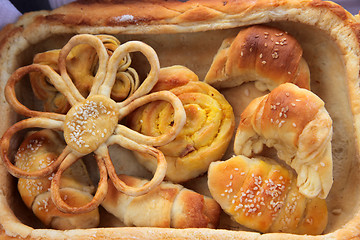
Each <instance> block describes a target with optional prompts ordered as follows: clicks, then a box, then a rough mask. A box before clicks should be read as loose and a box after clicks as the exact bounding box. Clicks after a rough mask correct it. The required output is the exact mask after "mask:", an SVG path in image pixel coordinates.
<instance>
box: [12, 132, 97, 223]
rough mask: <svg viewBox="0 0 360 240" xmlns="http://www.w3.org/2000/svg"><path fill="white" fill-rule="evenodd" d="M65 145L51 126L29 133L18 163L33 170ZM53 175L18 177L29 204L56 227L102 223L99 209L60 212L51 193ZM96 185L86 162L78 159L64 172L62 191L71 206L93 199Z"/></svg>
mask: <svg viewBox="0 0 360 240" xmlns="http://www.w3.org/2000/svg"><path fill="white" fill-rule="evenodd" d="M64 147H65V145H64V143H63V140H62V139H61V138H60V136H59V135H58V134H57V133H56V132H54V131H52V130H41V131H38V132H35V133H32V134H31V135H29V136H28V137H27V138H26V139H25V140H24V141H23V142H22V144H21V145H20V148H19V149H18V151H17V153H16V155H15V164H16V166H17V167H19V168H21V169H23V170H26V171H29V172H32V171H35V170H39V169H41V168H44V167H46V166H48V165H50V164H51V163H52V162H53V161H55V159H56V158H57V157H58V155H60V153H61V151H62V149H63V148H64ZM51 179H52V176H49V177H45V178H40V179H24V178H20V179H19V181H18V189H19V193H20V195H21V197H22V199H23V201H24V203H25V205H26V206H27V207H29V208H30V209H32V211H33V212H34V214H35V215H36V216H37V217H38V218H39V219H40V220H41V221H42V222H43V223H44V224H45V225H46V226H50V227H52V228H55V229H73V228H91V227H96V226H97V225H98V224H99V220H100V219H99V218H100V216H99V211H98V209H95V210H93V211H91V212H89V213H84V214H69V213H67V214H66V213H62V212H60V211H59V210H58V209H57V208H56V206H55V205H54V203H53V201H52V200H51V196H50V190H49V189H50V185H51ZM93 191H94V186H93V185H92V184H91V181H90V178H89V176H88V174H87V171H86V168H85V165H84V164H83V162H82V161H81V160H78V161H77V162H76V163H75V164H73V165H72V166H71V167H70V168H69V169H68V170H66V171H65V172H64V175H63V177H62V179H61V189H60V193H61V195H62V197H63V199H64V201H65V202H66V203H68V204H69V205H71V206H82V205H84V204H86V203H88V202H90V201H91V199H92V198H93V196H92V195H91V193H92V192H93Z"/></svg>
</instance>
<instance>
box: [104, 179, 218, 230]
mask: <svg viewBox="0 0 360 240" xmlns="http://www.w3.org/2000/svg"><path fill="white" fill-rule="evenodd" d="M119 177H120V179H121V180H122V181H124V182H125V183H126V184H127V185H129V186H133V187H139V186H142V185H143V184H145V183H146V182H148V181H147V180H145V179H140V178H136V177H131V176H127V175H120V176H119ZM102 206H103V207H104V208H105V209H106V210H107V211H108V212H109V213H112V214H113V215H115V216H116V217H117V218H119V219H120V220H121V221H122V222H123V223H124V224H125V225H126V226H137V227H164V228H169V227H172V228H215V227H216V226H217V225H218V222H219V216H220V206H219V205H218V204H217V203H216V202H215V201H214V200H213V199H212V198H209V197H206V196H203V195H201V194H199V193H196V192H194V191H192V190H189V189H186V188H184V187H183V186H181V185H179V184H173V183H170V182H162V183H161V184H160V185H159V186H158V187H156V188H155V189H154V190H152V191H150V192H148V193H147V194H145V195H143V196H140V197H131V196H128V195H125V194H123V193H121V192H119V191H117V190H116V188H115V187H114V185H113V184H112V182H111V181H109V189H108V193H107V196H106V198H105V200H104V202H103V203H102Z"/></svg>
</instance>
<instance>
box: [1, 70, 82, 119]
mask: <svg viewBox="0 0 360 240" xmlns="http://www.w3.org/2000/svg"><path fill="white" fill-rule="evenodd" d="M30 72H42V73H43V74H44V75H46V76H47V77H48V78H49V80H50V81H51V83H52V84H53V85H54V86H56V88H57V90H59V91H60V92H61V93H62V94H64V95H65V96H66V98H67V99H68V101H69V102H70V103H71V104H75V103H76V99H75V97H74V96H73V95H72V94H71V92H70V91H68V88H67V86H66V84H65V83H64V82H63V80H62V79H61V77H60V76H59V74H57V73H56V72H55V71H54V70H53V69H51V68H50V67H49V66H46V65H40V64H32V65H29V66H25V67H21V68H18V69H17V70H16V71H15V72H14V73H13V74H12V75H11V76H10V78H9V80H8V82H7V84H6V86H5V98H6V100H7V102H8V103H9V104H10V105H11V106H12V107H13V108H14V110H15V111H16V112H17V113H19V114H21V115H24V116H26V117H47V118H50V119H55V120H62V121H63V120H64V119H65V116H64V115H62V114H57V113H50V112H39V111H34V110H30V109H28V108H27V107H25V106H24V105H23V104H22V103H20V102H19V101H18V99H17V98H16V93H15V85H16V84H17V83H18V82H19V81H20V80H21V79H22V78H23V77H24V76H25V75H26V74H29V73H30Z"/></svg>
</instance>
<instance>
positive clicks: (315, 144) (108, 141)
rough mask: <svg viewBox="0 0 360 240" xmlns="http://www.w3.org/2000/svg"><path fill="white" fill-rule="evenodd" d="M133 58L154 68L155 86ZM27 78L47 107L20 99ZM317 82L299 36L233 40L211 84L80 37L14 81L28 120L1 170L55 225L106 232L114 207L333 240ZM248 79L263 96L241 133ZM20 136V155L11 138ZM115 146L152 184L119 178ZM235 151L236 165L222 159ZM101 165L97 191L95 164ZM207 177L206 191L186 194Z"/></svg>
mask: <svg viewBox="0 0 360 240" xmlns="http://www.w3.org/2000/svg"><path fill="white" fill-rule="evenodd" d="M133 52H140V53H142V54H143V55H144V56H145V58H146V59H147V61H148V62H149V65H150V70H149V72H148V74H147V75H146V77H145V79H143V80H141V79H140V77H139V76H140V74H139V73H138V70H137V69H136V67H137V66H133V65H132V62H133V61H132V60H133V59H132V58H133V56H132V55H131V54H132V53H133ZM25 75H29V76H30V82H31V86H32V90H33V92H34V95H35V97H37V98H38V99H40V100H41V101H42V103H43V111H37V110H31V109H29V108H27V107H26V106H24V105H23V104H22V103H20V102H19V101H18V99H17V97H16V94H15V86H16V84H17V83H18V82H19V81H20V80H21V79H22V78H23V77H24V76H25ZM310 79H311V77H310V71H309V67H308V64H307V62H306V61H305V59H304V57H303V50H302V48H301V46H300V44H299V43H298V42H297V40H296V39H295V38H294V37H292V36H291V35H290V34H288V33H287V32H285V31H282V30H279V29H276V28H273V27H268V26H260V25H259V26H250V27H247V28H244V29H240V30H239V32H238V34H237V36H234V37H231V38H227V39H225V40H224V41H223V43H222V45H221V46H220V48H219V50H218V52H217V54H216V55H215V56H214V59H213V62H212V64H211V66H209V70H208V72H207V74H206V76H205V78H204V79H199V77H198V75H197V73H196V72H194V71H192V70H191V69H189V68H188V67H185V66H180V65H175V66H170V67H164V68H161V67H160V62H159V59H158V56H157V53H156V52H155V50H154V49H152V48H151V47H150V46H149V45H147V44H145V43H143V42H139V41H129V42H126V43H123V44H121V43H120V42H119V41H118V40H117V39H116V38H115V37H113V36H108V35H96V36H95V35H89V34H81V35H76V36H74V37H72V38H71V39H70V40H69V42H68V43H67V44H66V45H65V46H64V47H63V48H62V49H59V50H52V51H48V52H43V53H39V54H37V55H36V56H35V57H34V62H33V64H31V65H29V66H25V67H21V68H19V69H18V70H16V71H15V72H14V73H13V74H12V75H11V77H10V79H9V81H8V84H7V85H6V88H5V96H6V98H7V101H8V102H9V104H10V105H11V106H12V107H13V108H14V110H15V111H16V112H18V113H19V114H21V115H23V116H25V117H27V118H26V119H24V120H21V121H19V122H17V123H16V124H14V125H13V126H11V127H10V128H9V129H8V130H7V131H6V132H5V133H4V135H3V137H2V139H1V144H0V147H1V154H2V160H3V162H4V165H5V166H6V168H7V169H8V171H9V172H10V173H11V174H12V175H13V176H15V177H17V178H19V180H18V189H19V192H20V195H21V197H22V199H23V201H24V203H25V205H26V206H28V207H29V208H30V209H32V211H33V212H34V214H35V215H36V216H37V217H38V218H39V219H40V220H41V221H42V222H43V223H44V224H45V225H46V226H49V227H52V228H56V229H72V228H90V227H96V226H97V225H98V224H99V218H100V215H99V206H102V207H103V208H104V209H105V210H106V211H107V212H109V213H111V214H112V215H114V216H115V217H116V218H118V219H119V220H120V221H121V222H122V223H123V224H124V225H126V226H139V227H173V228H216V227H217V226H218V225H219V222H220V221H221V218H220V216H221V211H222V210H223V211H224V212H225V213H226V214H227V215H229V216H230V217H231V219H232V220H233V221H235V222H237V223H239V224H241V225H243V226H245V227H247V228H250V229H253V230H255V231H259V232H262V233H265V232H289V233H297V234H321V233H322V232H323V231H324V229H325V227H326V225H327V205H326V201H325V198H326V197H327V195H328V194H329V191H330V189H331V186H332V181H333V179H332V178H333V176H332V154H331V139H332V120H331V118H330V115H329V114H328V112H327V111H326V109H325V104H324V102H323V101H322V100H321V99H320V98H319V97H318V96H316V95H315V94H314V93H313V92H311V91H310V83H311V81H310ZM248 82H254V83H253V84H254V85H255V86H256V88H258V89H259V90H261V91H264V95H263V96H261V97H259V98H256V99H253V100H252V101H251V103H250V104H249V105H248V106H247V107H246V108H245V109H244V111H243V112H242V114H241V116H240V122H239V124H238V126H237V128H236V126H235V116H234V110H233V106H232V105H231V104H230V103H229V102H228V101H227V100H226V98H225V97H224V96H223V95H222V93H221V90H222V88H224V87H226V88H228V87H236V86H239V85H241V84H244V83H248ZM34 128H35V129H39V128H40V129H44V130H39V131H33V129H34ZM30 129H31V132H30ZM22 130H28V133H27V135H26V136H25V137H23V140H22V143H21V144H20V146H19V148H18V150H17V152H16V154H15V155H14V156H12V155H11V153H10V152H11V151H9V148H10V142H11V140H12V139H13V138H14V135H16V134H17V133H18V132H20V131H22ZM232 139H233V140H234V145H231V144H230V143H231V142H232V141H231V140H232ZM112 145H117V146H119V147H121V148H125V149H128V150H131V151H132V152H133V153H134V156H135V158H136V160H137V161H138V163H139V164H140V165H142V166H143V167H144V168H145V169H147V170H148V171H149V172H151V174H152V175H153V177H152V178H151V179H144V178H140V177H136V176H130V175H127V174H118V173H117V169H116V167H115V166H116V164H114V162H113V161H115V160H113V159H112V157H111V154H110V151H109V147H110V146H112ZM265 147H267V148H271V149H273V150H274V151H275V152H276V156H274V159H272V158H269V157H265V156H264V154H263V152H264V148H265ZM229 151H230V152H232V153H234V157H232V158H230V159H224V156H225V154H226V152H229ZM89 156H94V157H93V158H90V159H87V161H91V159H92V160H93V161H95V162H96V165H97V167H98V171H99V174H98V176H99V177H98V178H97V179H96V181H98V182H97V184H96V183H93V178H92V176H95V175H96V174H94V173H92V172H88V170H87V168H86V161H84V160H83V158H88V157H89ZM126 161H131V159H129V160H126ZM125 170H126V169H125ZM204 176H205V177H206V176H207V185H208V186H207V187H208V189H209V194H208V195H203V194H200V193H197V192H196V191H194V190H191V189H188V188H186V187H184V186H183V183H184V184H186V183H187V182H189V181H192V180H193V179H195V178H197V177H204ZM95 185H97V187H96V188H95ZM204 192H206V191H204Z"/></svg>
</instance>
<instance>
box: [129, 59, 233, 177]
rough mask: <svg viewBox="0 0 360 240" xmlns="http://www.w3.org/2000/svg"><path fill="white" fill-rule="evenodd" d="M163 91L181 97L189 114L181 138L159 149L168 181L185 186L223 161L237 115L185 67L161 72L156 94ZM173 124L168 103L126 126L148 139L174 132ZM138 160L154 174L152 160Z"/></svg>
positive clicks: (158, 104) (141, 112)
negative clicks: (210, 165)
mask: <svg viewBox="0 0 360 240" xmlns="http://www.w3.org/2000/svg"><path fill="white" fill-rule="evenodd" d="M162 90H169V91H171V92H172V93H174V94H175V95H176V96H178V97H179V99H180V100H181V102H182V104H183V105H184V108H185V111H186V124H185V126H184V128H183V129H182V130H181V132H180V133H179V135H178V136H177V137H176V138H175V139H174V140H173V141H171V142H169V143H168V144H166V145H163V146H160V147H158V149H159V150H160V151H162V152H163V153H164V155H165V158H166V161H167V163H168V168H167V173H166V178H167V179H169V180H171V181H173V182H184V181H187V180H189V179H192V178H195V177H197V176H199V175H200V174H202V173H204V172H206V171H207V169H208V167H209V164H210V163H211V162H213V161H217V160H219V159H221V158H222V156H223V154H224V153H225V151H226V149H227V147H228V144H229V142H230V140H231V137H232V135H233V131H234V128H235V120H234V113H233V110H232V107H231V105H230V104H229V103H228V102H227V101H226V99H225V98H224V96H222V95H221V94H220V93H219V92H218V91H217V90H216V89H215V88H213V87H211V86H210V85H208V84H206V83H204V82H200V81H199V80H198V77H197V75H196V74H195V73H194V72H192V71H191V70H189V69H187V68H186V67H183V66H173V67H168V68H162V69H161V70H160V76H159V81H158V83H157V84H156V86H155V87H154V89H153V91H154V92H156V91H162ZM173 120H174V118H173V109H172V108H171V106H170V105H169V104H168V103H166V102H152V103H150V104H147V105H146V106H144V107H142V108H139V109H138V110H136V111H135V112H133V113H132V114H131V115H130V116H129V117H128V119H127V123H128V125H129V127H130V128H132V129H134V130H136V131H139V132H141V133H143V134H145V135H149V136H158V135H161V134H163V133H164V132H166V131H168V129H169V128H171V126H172V125H173ZM135 156H136V157H137V159H138V160H139V162H140V163H141V164H143V165H144V166H145V167H146V168H148V169H149V170H151V171H154V170H155V167H156V162H155V161H154V159H152V158H151V157H150V156H148V155H146V154H143V153H136V154H135Z"/></svg>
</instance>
